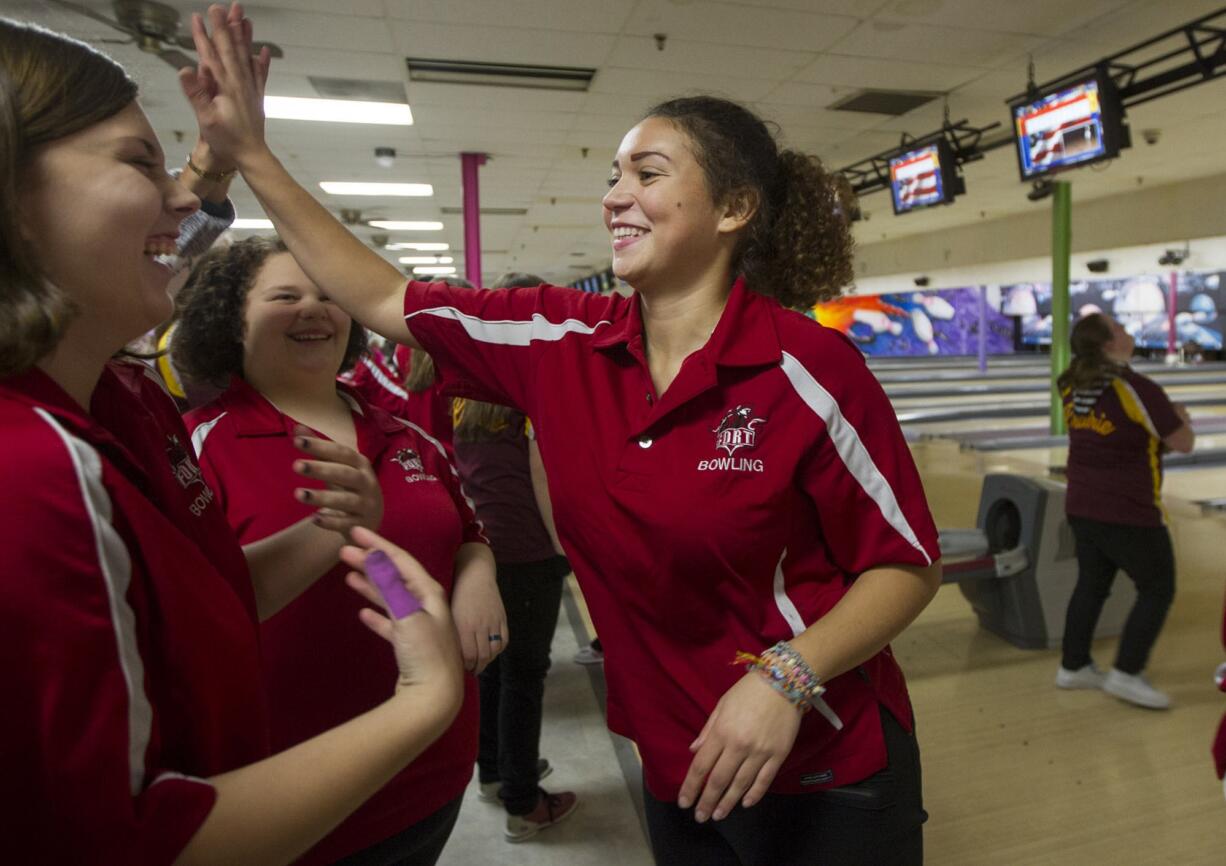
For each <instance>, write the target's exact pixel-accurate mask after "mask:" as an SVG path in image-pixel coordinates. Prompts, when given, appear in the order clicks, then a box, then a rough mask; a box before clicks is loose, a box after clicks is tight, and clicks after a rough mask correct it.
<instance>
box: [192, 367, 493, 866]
mask: <svg viewBox="0 0 1226 866" xmlns="http://www.w3.org/2000/svg"><path fill="white" fill-rule="evenodd" d="M342 393H346V392H342ZM350 400H351V403H352V405H353V408H354V415H353V420H354V424H355V427H356V430H357V439H358V451H360V452H361V453H362V454H363V455H364V456H365V457H366V458H367V459H368V460H370V462H371V465H372V466H373V467H374V469H375V473H376V475H377V476H378V478H379V482H380V486H381V487H382V490H383V523H382V524H381V525H380V526H379V532H380V533H381V534H382V535H383V536H384V537H385V538H387V539H388V540H390V541H392V542H394V543H395V544H398V545H400V546H401V547H403V548H404V549H406V550H407V551H409V552H410V553H412V554H413V555H414V556H415V557H416V558H417V560H418V561H419V562H421V564H422V566H423V567H424V568H425V569H426V571H428V572H429V573H430V575H431V576H432V577H433V578H434V579H435V580H437V581H438V582H439V583H440V584H442V585H443V588H444V589H445V590H446V591H447V592H448V593H450V591H451V587H452V583H453V577H454V569H455V556H456V553H457V551H458V550H459V548H460V545H462V544H464V543H467V542H470V541H476V542H484V538H483V537H482V536H481V533H480V527H479V526H478V525H477V524H476V523H475V519H474V517H473V513H472V510H471V508H470V506H469V504H468V503H467V502H466V501H465V498H464V495H463V492H462V491H461V489H460V484H459V479H458V477H457V476H456V474H455V470H454V469H452V467H451V465H450V464H449V463H448V461H447V458H446V456H445V454H444V452H443V449H442V446H441V445H439V443H437V442H436V441H434V440H433V439H431V438H430V437H428V436H426V435H425V434H424V433H423V432H422V431H420V430H418V429H416V428H414V427H413V426H412V425H410V424H407V423H406V422H403V421H400V420H398V419H395V418H393V417H392V416H390V415H388V414H387V413H386V412H383V411H381V410H379V409H377V408H376V407H374V406H371V405H369V404H367V403H364V402H362V401H361V400H360V399H354V398H352V397H350ZM186 420H187V423H188V427H189V428H190V429H191V431H192V445H193V446H194V447H195V450H196V453H197V455H198V458H199V460H200V466H201V469H202V470H203V471H204V475H205V477H206V478H207V479H208V481H209V484H210V485H211V486H212V487H213V489H214V490H215V491H216V492H217V498H218V501H219V502H220V504H221V507H222V509H223V510H224V511H225V515H226V518H227V520H228V521H229V523H230V526H231V527H233V530H234V532H235V533H236V534H237V536H238V538H239V541H240V542H241V543H242V544H249V543H251V542H254V541H258V540H260V539H261V538H266V537H267V536H269V535H273V534H275V533H277V532H280V531H281V530H283V529H285V528H286V527H288V526H290V525H291V524H294V523H297V522H298V521H300V520H303V519H305V518H307V517H309V516H310V515H311V514H312V513H314V510H315V509H314V508H313V507H312V506H309V505H306V504H304V503H301V502H298V501H297V500H296V499H294V496H293V492H294V489H295V488H296V487H316V488H322V487H323V486H324V485H323V484H322V483H321V482H319V481H314V480H311V479H307V478H304V477H303V476H301V475H298V474H296V473H295V472H294V471H293V468H292V467H293V463H294V461H295V460H296V459H299V458H301V457H303V456H304V455H303V453H302V452H301V451H299V450H298V449H297V448H295V447H294V444H293V435H294V434H293V431H294V427H295V425H296V424H297V422H296V421H294V419H292V418H290V417H289V416H287V415H284V414H282V413H281V412H280V411H279V410H278V409H277V408H276V407H275V406H273V405H272V404H271V403H270V402H268V400H267V399H265V398H264V396H263V395H261V394H260V393H259V392H258V391H256V390H255V389H254V388H252V387H251V386H250V385H248V384H247V383H246V382H245V381H243V380H241V379H237V378H236V379H234V380H233V382H232V383H231V385H230V388H229V389H228V390H227V391H226V392H225V393H224V394H222V396H221V397H219V398H218V399H217V400H215V401H213V402H212V403H210V404H209V405H207V406H204V407H202V408H200V409H196V410H194V411H192V412H190V413H188V415H187V418H186ZM348 570H349V569H348V567H347V566H345V565H343V564H341V563H340V562H339V561H338V562H337V564H336V565H335V566H334V567H333V568H332V569H330V570H329V571H328V572H327V573H326V574H324V575H323V576H322V577H320V578H319V579H318V580H316V581H315V583H313V584H312V585H311V586H310V587H309V588H308V589H307V590H305V591H304V592H303V593H302V594H301V595H300V596H298V598H296V599H295V600H294V601H292V602H290V604H288V605H286V606H285V607H284V608H282V609H281V610H280V611H278V612H277V613H276V614H274V615H273V616H272V617H270V618H269V619H267V620H265V621H264V623H263V624H262V625H261V626H260V641H261V648H262V650H263V654H264V688H265V690H266V693H267V695H268V701H269V712H270V716H271V731H272V745H273V748H274V749H275V750H276V751H280V750H282V749H287V748H289V747H290V746H293V745H296V744H297V743H300V742H302V741H303V740H307V739H309V738H311V737H313V736H315V735H317V734H320V733H323V732H324V731H327V730H329V729H331V728H334V727H336V726H337V725H339V724H342V723H343V722H346V721H348V720H349V719H351V718H353V717H354V716H357V715H359V714H361V713H363V712H366V711H367V710H370V709H372V708H373V707H375V706H377V705H378V704H381V703H382V702H384V701H385V700H387V699H388V698H389V697H390V696H391V694H392V689H393V688H394V686H395V684H396V678H397V676H398V672H397V668H396V662H395V658H394V657H393V655H392V652H391V648H390V647H389V646H388V644H387V642H386V641H384V640H383V639H382V638H380V637H379V636H377V635H375V634H374V633H372V632H371V631H370V630H369V629H368V628H366V626H364V625H362V623H361V622H360V621H359V620H358V611H359V610H361V609H362V608H363V607H365V606H367V604H366V602H365V600H364V599H362V597H361V596H359V595H358V594H357V593H355V592H354V591H353V590H351V589H350V588H349V587H348V586H346V585H345V574H346V572H347V571H348ZM474 683H475V680H473V679H472V678H471V677H470V678H468V682H467V683H466V694H465V701H464V706H463V708H462V709H461V710H460V714H459V716H458V717H457V718H456V720H455V722H453V723H452V725H451V727H450V728H448V729H447V731H446V732H445V733H444V734H443V736H442V737H440V738H439V739H438V740H437V741H436V742H435V743H434V744H433V745H432V746H430V748H429V749H427V750H426V751H425V752H423V753H422V754H421V755H420V756H419V757H418V758H417V760H415V761H414V762H413V763H412V764H411V765H410V766H409V767H408V768H406V769H405V770H403V771H402V772H401V773H399V774H398V775H397V776H396V777H395V778H394V779H392V781H391V782H389V783H388V784H387V785H386V786H384V787H383V788H382V789H380V790H379V792H378V793H376V794H375V795H374V796H373V797H371V798H370V799H369V800H367V801H366V803H365V804H364V805H363V806H362V807H361V808H360V809H359V810H358V811H357V812H355V813H354V814H353V815H351V816H350V817H349V818H348V819H346V820H345V822H344V823H342V824H341V825H340V826H339V827H338V828H337V829H336V830H334V831H333V832H332V833H331V834H330V835H328V836H327V837H325V838H324V839H323V841H321V842H320V843H319V844H318V845H316V846H315V847H314V848H312V849H311V851H310V852H309V853H308V854H307V855H306V856H305V858H304V859H303V860H301V861H299V862H300V863H306V864H316V863H331V862H333V861H335V860H338V859H340V858H342V857H345V856H347V855H349V854H352V853H354V852H355V851H359V850H361V849H363V848H366V847H368V846H370V845H373V844H375V843H376V842H380V841H382V840H383V839H386V838H388V837H390V836H393V835H395V834H396V833H399V832H400V831H402V830H404V829H406V828H407V827H409V826H411V825H412V824H415V823H417V822H418V821H420V820H421V819H423V818H425V817H426V816H428V815H430V814H431V813H433V812H435V811H437V810H438V809H439V808H440V807H442V806H443V805H445V804H446V803H448V802H449V801H451V800H452V799H454V798H456V797H458V796H460V795H461V794H463V792H464V788H465V786H466V785H467V784H468V780H469V778H470V777H471V775H472V768H473V763H474V761H475V760H476V755H477V696H476V687H475V685H474Z"/></svg>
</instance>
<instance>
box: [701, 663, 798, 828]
mask: <svg viewBox="0 0 1226 866" xmlns="http://www.w3.org/2000/svg"><path fill="white" fill-rule="evenodd" d="M800 715H801V714H800V710H798V709H796V708H795V707H794V706H792V705H791V704H790V703H789V702H788V700H787V699H786V698H785V697H783V695H781V694H779V692H777V691H775V690H774V689H773V688H771V686H770V684H769V683H768V682H766V680H765V679H764V678H763V677H762V675H761V674H759V673H757V672H756V671H750V672H748V673H746V674H745V676H743V677H741V679H740V681H739V682H738V683H737V684H736V685H734V686H733V687H732V688H730V689H728V691H726V692H725V693H724V696H723V697H722V698H720V699H719V703H718V704H716V705H715V711H714V712H712V713H711V717H710V718H709V719H707V723H706V725H705V726H704V727H703V729H702V733H701V734H699V735H698V739H696V740H695V741H694V742H693V743H691V744H690V751H691V752H694V753H695V754H694V760H693V761H692V762H691V763H690V771H689V773H687V774H686V777H685V782H684V783H683V784H682V786H681V794H680V796H679V797H678V798H677V805H679V806H680V807H681V808H682V809H688V808H689V807H690V804H691V803H693V802H694V801H695V800H697V801H698V805H697V806H696V807H695V809H694V820H696V821H698V822H699V823H700V824H701V823H702V822H704V821H706V820H707V818H709V817H710V818H714V819H715V820H716V821H720V820H722V819H723V818H725V817H727V816H728V813H729V812H731V811H732V809H733V808H734V807H735V806H736V804H737V801H738V800H739V801H740V802H741V805H742V806H744V807H745V808H746V809H748V808H749V807H750V806H753V805H756V804H757V802H758V801H759V800H761V799H762V797H763V796H764V795H765V794H766V792H767V790H768V789H769V788H770V785H771V782H773V781H774V779H775V774H776V773H778V772H779V767H780V766H781V765H782V764H783V762H784V760H785V759H786V758H787V756H788V753H789V752H791V751H792V744H793V743H795V742H796V735H797V734H798V733H799V732H800ZM704 780H705V782H706V785H705V787H704V785H703V782H704ZM699 791H701V792H702V796H701V797H699Z"/></svg>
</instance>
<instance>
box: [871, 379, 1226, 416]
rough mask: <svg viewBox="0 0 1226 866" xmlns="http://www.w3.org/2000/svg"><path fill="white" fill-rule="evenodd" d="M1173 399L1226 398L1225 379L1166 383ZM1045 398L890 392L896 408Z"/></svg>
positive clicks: (1038, 394)
mask: <svg viewBox="0 0 1226 866" xmlns="http://www.w3.org/2000/svg"><path fill="white" fill-rule="evenodd" d="M1163 388H1164V389H1165V390H1166V392H1167V394H1169V395H1170V397H1171V399H1172V400H1179V399H1180V398H1181V397H1192V396H1205V397H1210V396H1220V397H1222V399H1224V400H1226V386H1223V385H1222V384H1221V383H1217V384H1208V385H1169V386H1168V385H1163ZM1042 399H1045V394H1044V393H1043V392H1033V391H1031V392H1023V393H1020V394H1001V393H995V392H988V393H984V394H965V395H959V396H957V397H946V398H934V397H903V396H894V395H891V396H890V402H891V403H892V404H893V405H894V409H895V410H896V411H899V412H901V411H904V410H922V409H952V408H960V407H971V406H1001V405H1006V404H1008V405H1015V404H1025V403H1036V402H1038V401H1039V400H1042Z"/></svg>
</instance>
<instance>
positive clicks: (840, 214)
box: [644, 96, 854, 309]
mask: <svg viewBox="0 0 1226 866" xmlns="http://www.w3.org/2000/svg"><path fill="white" fill-rule="evenodd" d="M647 117H659V118H662V119H664V120H668V121H670V122H671V123H673V124H674V125H675V126H676V127H677V128H678V129H680V130H681V131H682V132H683V133H685V135H686V136H687V137H688V138H689V139H690V142H691V144H692V149H693V153H694V158H695V159H696V160H697V161H698V164H699V165H700V166H701V167H702V170H703V174H704V175H705V178H706V182H707V189H708V191H709V192H710V194H711V198H712V199H713V200H715V201H716V202H719V203H724V202H728V201H729V200H730V199H731V197H732V196H733V195H734V194H736V193H740V192H745V191H748V192H752V193H753V194H754V195H755V196H756V198H757V201H758V208H757V211H756V212H755V213H754V215H753V217H752V218H751V220H750V222H749V225H748V226H747V227H746V229H745V231H744V233H743V234H742V237H741V241H740V243H739V245H738V247H737V250H736V257H735V259H734V261H733V270H734V272H735V273H740V274H743V275H744V276H745V282H746V285H747V286H748V287H749V288H751V289H753V290H754V291H755V292H758V293H759V294H762V295H766V296H768V297H772V298H775V299H776V300H778V301H779V303H781V304H783V306H785V307H790V308H792V309H806V308H809V307H812V306H813V305H814V304H816V303H818V302H820V301H828V300H830V299H831V298H834V297H837V296H838V295H840V294H841V293H842V291H843V289H844V288H845V287H847V286H849V285H850V284H851V282H852V279H853V277H854V258H853V250H854V242H853V240H852V236H851V225H850V222H849V220H848V219H847V217H846V213H847V212H848V207H847V205H846V203H845V202H844V201H843V200H842V198H841V196H840V191H839V186H838V184H837V182H836V180H835V178H834V176H833V175H831V174H830V173H829V172H827V171H826V169H825V168H824V167H823V166H822V163H821V161H820V160H819V159H818V158H817V157H815V156H809V155H808V154H803V153H800V152H798V151H795V150H780V149H779V145H778V143H777V142H776V141H775V138H774V136H773V135H772V134H771V131H770V129H768V128H767V126H766V124H765V123H764V122H763V121H762V119H761V118H759V117H758V116H757V115H756V114H754V113H753V112H752V111H750V110H749V109H747V108H745V107H744V106H741V105H738V104H736V103H735V102H731V101H729V100H727V99H720V98H718V97H714V96H693V97H685V98H682V99H671V100H669V101H667V102H662V103H660V104H659V105H657V106H655V107H654V108H652V109H651V110H650V111H648V112H647V114H646V115H645V118H644V119H646V118H647Z"/></svg>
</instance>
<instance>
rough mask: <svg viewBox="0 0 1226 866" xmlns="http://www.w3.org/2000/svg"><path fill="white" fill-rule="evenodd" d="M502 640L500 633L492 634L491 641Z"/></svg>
mask: <svg viewBox="0 0 1226 866" xmlns="http://www.w3.org/2000/svg"><path fill="white" fill-rule="evenodd" d="M501 640H502V635H500V634H492V635H490V643H497V642H498V641H501Z"/></svg>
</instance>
